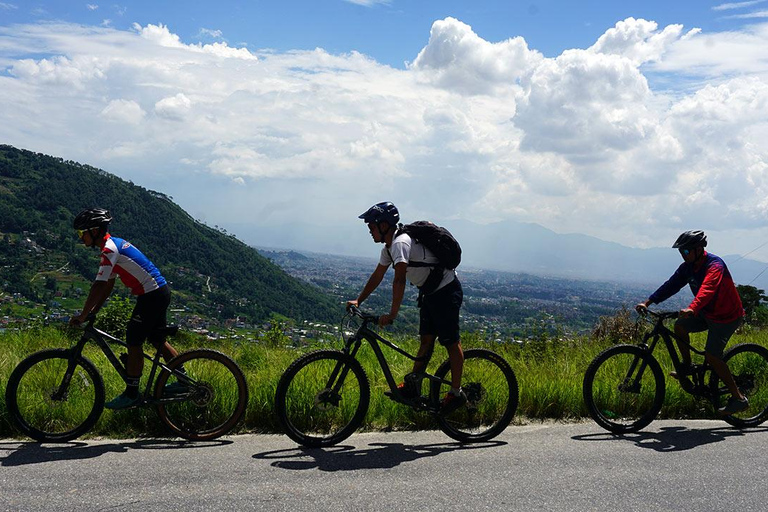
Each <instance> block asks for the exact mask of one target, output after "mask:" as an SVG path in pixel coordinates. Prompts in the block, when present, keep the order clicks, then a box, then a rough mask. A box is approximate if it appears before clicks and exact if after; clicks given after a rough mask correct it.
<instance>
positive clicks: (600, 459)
mask: <svg viewBox="0 0 768 512" xmlns="http://www.w3.org/2000/svg"><path fill="white" fill-rule="evenodd" d="M766 448H768V428H758V429H754V430H751V431H748V432H740V431H738V430H734V429H732V428H730V427H729V426H728V425H726V424H725V423H723V422H720V421H657V422H654V423H653V424H651V427H649V428H648V429H647V430H646V431H645V432H642V433H639V434H635V435H629V436H625V437H614V436H611V435H609V434H607V433H606V432H604V431H602V430H601V429H600V428H599V427H597V426H595V425H594V424H593V423H576V424H559V423H545V424H539V423H533V424H527V425H524V426H513V427H510V428H508V429H507V430H506V431H505V432H504V433H503V434H502V435H501V436H499V437H498V438H497V439H496V440H495V442H490V443H485V444H480V445H466V446H462V445H459V444H455V443H453V442H451V441H450V440H449V439H448V438H446V437H445V436H444V435H443V434H442V433H440V432H418V433H389V434H359V435H355V436H353V437H351V438H350V439H349V440H347V442H345V443H343V445H341V446H337V447H334V448H331V449H325V450H304V449H301V448H297V447H296V445H294V444H293V443H292V442H291V441H290V440H289V439H288V438H286V437H284V436H263V435H247V436H235V437H231V438H227V439H225V440H223V441H222V442H212V443H185V442H180V441H174V440H125V441H115V440H108V441H88V442H78V443H70V444H65V445H64V444H59V445H56V444H45V445H40V444H36V443H21V442H18V441H10V440H4V441H3V440H0V466H2V467H0V510H13V511H16V510H54V511H57V512H62V511H67V510H127V511H139V510H141V511H147V510H173V511H175V510H183V511H197V510H216V511H218V510H269V511H272V510H274V511H290V512H304V511H325V510H333V511H355V512H356V511H368V510H371V511H398V512H399V511H411V510H413V511H418V512H429V511H441V512H442V511H452V510H462V511H473V512H474V511H482V510H504V511H514V510H525V511H529V510H547V511H549V510H555V511H557V510H622V511H624V510H637V511H643V512H648V511H653V510H686V511H695V510H702V511H705V510H706V511H712V510H715V511H717V510H729V511H736V510H750V511H757V510H766V509H767V508H768V505H766V500H767V499H768V497H766V494H765V491H764V489H765V485H766V475H768V467H767V466H768V463H767V462H766V460H768V457H766V455H767V450H766Z"/></svg>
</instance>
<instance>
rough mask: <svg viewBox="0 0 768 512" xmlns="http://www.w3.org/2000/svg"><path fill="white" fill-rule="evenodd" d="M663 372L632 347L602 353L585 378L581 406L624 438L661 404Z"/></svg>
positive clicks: (644, 424)
mask: <svg viewBox="0 0 768 512" xmlns="http://www.w3.org/2000/svg"><path fill="white" fill-rule="evenodd" d="M664 392H665V382H664V372H663V371H662V370H661V366H660V365H659V363H658V361H656V359H655V358H654V357H653V356H652V355H651V354H650V353H648V352H647V351H646V350H644V349H642V348H640V347H638V346H635V345H617V346H615V347H611V348H609V349H606V350H604V351H603V352H601V353H600V354H598V356H597V357H596V358H595V359H594V360H593V361H592V362H591V363H590V364H589V367H588V368H587V371H586V373H585V374H584V384H583V394H584V403H585V404H586V406H587V410H588V411H589V415H590V416H592V419H593V420H595V422H596V423H597V424H598V425H600V426H601V427H603V428H604V429H606V430H608V431H610V432H615V433H619V434H623V433H626V432H636V431H638V430H640V429H641V428H643V427H645V426H647V425H648V424H649V423H650V422H652V421H653V419H654V418H655V417H656V415H657V414H659V411H660V410H661V406H662V404H663V403H664Z"/></svg>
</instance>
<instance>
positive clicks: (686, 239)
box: [672, 230, 707, 249]
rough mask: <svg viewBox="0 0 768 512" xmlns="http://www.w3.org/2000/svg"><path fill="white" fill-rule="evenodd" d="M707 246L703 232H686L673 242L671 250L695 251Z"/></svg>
mask: <svg viewBox="0 0 768 512" xmlns="http://www.w3.org/2000/svg"><path fill="white" fill-rule="evenodd" d="M706 246H707V235H705V234H704V232H703V231H700V230H696V231H686V232H685V233H683V234H682V235H680V236H679V237H677V240H675V243H674V245H673V246H672V248H673V249H695V248H696V247H706Z"/></svg>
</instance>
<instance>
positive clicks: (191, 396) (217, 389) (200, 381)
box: [155, 349, 248, 441]
mask: <svg viewBox="0 0 768 512" xmlns="http://www.w3.org/2000/svg"><path fill="white" fill-rule="evenodd" d="M168 368H170V369H171V370H172V371H171V372H168V371H163V372H161V373H160V375H159V376H158V378H157V382H156V383H155V399H156V400H158V401H159V403H158V405H157V414H158V415H159V416H160V419H161V420H162V421H163V423H165V424H166V425H167V426H168V428H169V429H171V431H173V432H174V433H175V434H176V435H178V436H179V437H183V438H184V439H189V440H192V441H208V440H211V439H216V438H217V437H220V436H223V435H224V434H226V433H228V432H229V431H230V430H232V428H234V426H235V425H236V424H237V422H238V421H240V418H241V417H242V416H243V414H244V413H245V408H246V406H247V405H248V384H247V383H246V381H245V375H244V374H243V371H242V370H241V369H240V367H239V366H238V365H237V363H235V362H234V361H233V360H232V359H230V358H229V357H228V356H226V355H224V354H222V353H221V352H218V351H216V350H208V349H197V350H190V351H189V352H184V353H182V354H179V355H178V356H177V357H174V358H173V359H172V360H171V361H170V362H169V363H168ZM178 372H182V374H181V375H179V374H178ZM169 382H170V383H169Z"/></svg>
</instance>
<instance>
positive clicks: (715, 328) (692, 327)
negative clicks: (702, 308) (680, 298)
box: [675, 315, 744, 358]
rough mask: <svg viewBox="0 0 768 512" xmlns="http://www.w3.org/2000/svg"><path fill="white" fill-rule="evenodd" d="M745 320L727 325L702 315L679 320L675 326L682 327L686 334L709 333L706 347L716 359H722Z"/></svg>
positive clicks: (737, 320)
mask: <svg viewBox="0 0 768 512" xmlns="http://www.w3.org/2000/svg"><path fill="white" fill-rule="evenodd" d="M743 320H744V319H743V318H738V319H736V320H734V321H733V322H728V323H727V324H723V323H719V322H713V321H712V320H707V319H706V318H704V317H703V316H701V315H696V316H689V317H686V318H678V319H677V321H676V322H675V326H680V327H682V328H683V329H684V330H685V331H686V332H704V331H707V345H706V346H705V347H704V350H705V351H706V352H709V353H710V354H712V355H713V356H715V357H718V358H722V357H723V352H724V351H725V346H726V345H727V344H728V340H730V339H731V336H733V333H735V332H736V329H738V328H739V326H741V324H742V322H743Z"/></svg>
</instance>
